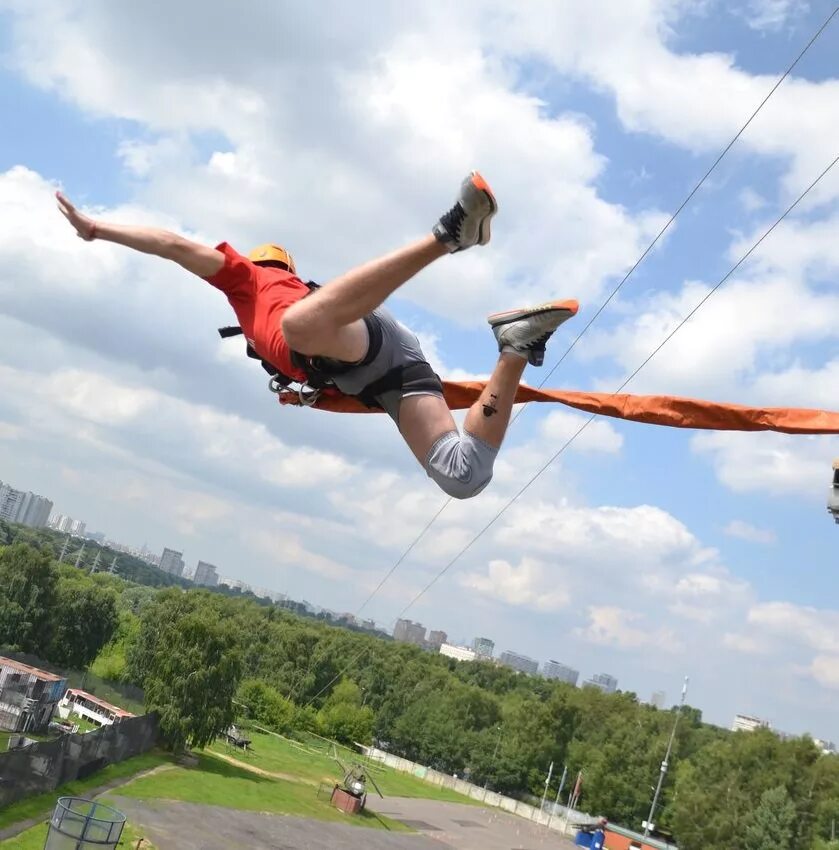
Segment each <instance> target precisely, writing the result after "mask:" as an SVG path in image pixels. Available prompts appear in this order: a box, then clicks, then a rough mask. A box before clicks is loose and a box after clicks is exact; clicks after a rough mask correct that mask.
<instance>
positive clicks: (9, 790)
mask: <svg viewBox="0 0 839 850" xmlns="http://www.w3.org/2000/svg"><path fill="white" fill-rule="evenodd" d="M157 736H158V718H157V715H155V714H145V715H143V716H142V717H129V718H126V719H125V720H123V721H121V722H120V723H116V724H114V725H113V726H103V727H102V728H101V729H97V730H96V731H95V732H87V733H85V734H69V735H62V736H61V737H60V738H57V739H56V740H54V741H42V742H39V743H36V744H30V745H29V746H28V747H25V748H24V749H22V750H12V751H10V752H6V753H0V808H2V807H3V806H7V805H9V804H10V803H13V802H15V801H16V800H22V799H23V798H24V797H29V796H31V795H32V794H42V793H44V792H47V791H52V790H53V789H55V788H57V787H58V786H59V785H63V784H64V783H65V782H72V781H73V780H74V779H84V778H85V777H86V776H90V775H91V774H93V773H95V772H96V771H98V770H101V769H102V768H103V767H105V766H106V765H108V764H114V763H116V762H121V761H125V759H127V758H131V757H132V756H136V755H140V753H145V752H148V751H149V750H150V749H151V748H152V747H153V746H154V745H155V743H156V742H157Z"/></svg>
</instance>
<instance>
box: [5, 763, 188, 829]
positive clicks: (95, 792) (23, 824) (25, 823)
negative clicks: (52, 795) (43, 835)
mask: <svg viewBox="0 0 839 850" xmlns="http://www.w3.org/2000/svg"><path fill="white" fill-rule="evenodd" d="M175 767H177V765H175V764H159V765H158V766H157V767H151V768H149V769H148V770H141V771H140V772H139V773H135V774H133V775H131V776H121V777H119V779H111V780H110V781H108V782H103V783H102V784H101V785H97V786H96V788H91V789H90V791H89V792H87V796H90V797H92V798H93V799H96V797H100V796H102V794H106V793H107V792H108V791H113V789H114V788H121V787H122V786H123V785H128V783H129V782H133V781H134V780H135V779H140V778H142V777H143V776H153V775H154V774H155V773H163V772H164V771H166V770H172V769H173V768H175ZM55 790H56V791H57V790H58V789H55ZM56 799H57V798H56ZM51 812H52V809H51V808H50V809H44V812H43V814H41V815H38V817H34V818H27V819H26V820H21V821H18V822H17V823H13V824H12V825H11V826H6V827H4V828H3V829H0V841H5V840H6V839H7V838H14V837H15V836H16V835H19V834H20V833H21V832H24V831H25V830H27V829H31V828H32V827H33V826H38V824H39V823H43V822H44V821H45V820H46V819H47V818H48V817H49V815H50V813H51Z"/></svg>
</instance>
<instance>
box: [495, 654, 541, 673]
mask: <svg viewBox="0 0 839 850" xmlns="http://www.w3.org/2000/svg"><path fill="white" fill-rule="evenodd" d="M498 660H499V661H500V662H501V663H502V664H503V665H504V666H505V667H512V668H513V670H518V672H519V673H527V674H528V675H530V676H535V675H536V674H537V673H538V672H539V662H538V661H537V660H536V659H535V658H530V657H529V656H527V655H521V653H518V652H511V651H510V650H509V649H508V650H507V651H506V652H502V653H501V655H499V656H498Z"/></svg>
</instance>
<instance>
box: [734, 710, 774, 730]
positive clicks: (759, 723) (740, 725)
mask: <svg viewBox="0 0 839 850" xmlns="http://www.w3.org/2000/svg"><path fill="white" fill-rule="evenodd" d="M768 728H769V721H768V720H761V718H759V717H752V716H751V715H750V714H736V715H735V716H734V722H733V723H732V724H731V731H732V732H754V731H755V730H757V729H768Z"/></svg>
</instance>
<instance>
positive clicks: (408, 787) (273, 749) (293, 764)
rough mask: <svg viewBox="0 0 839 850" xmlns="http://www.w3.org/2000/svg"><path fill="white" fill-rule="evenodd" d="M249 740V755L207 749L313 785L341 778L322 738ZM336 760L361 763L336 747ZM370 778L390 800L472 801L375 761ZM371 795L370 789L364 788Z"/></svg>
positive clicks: (256, 735)
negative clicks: (408, 798) (295, 742)
mask: <svg viewBox="0 0 839 850" xmlns="http://www.w3.org/2000/svg"><path fill="white" fill-rule="evenodd" d="M248 737H249V738H250V739H251V742H252V743H251V746H252V751H251V752H250V753H249V754H245V753H242V752H241V751H240V750H234V749H232V748H230V747H228V746H227V745H225V744H224V743H223V742H221V741H216V743H215V744H213V745H212V746H211V748H210V751H211V752H217V753H223V754H224V755H230V756H233V757H234V758H236V759H238V760H239V761H241V762H244V763H246V764H249V765H253V766H254V767H258V768H260V769H261V770H267V771H269V772H270V773H288V774H293V775H294V776H299V777H301V778H303V779H308V780H311V781H314V782H329V781H332V780H335V779H339V780H340V779H342V778H343V773H342V772H341V768H340V767H339V766H338V765H337V764H336V763H335V761H334V759H332V758H331V757H330V753H331V752H332V746H331V744H329V743H327V742H325V741H324V740H323V739H322V738H312V739H311V740H307V741H305V742H302V743H299V744H297V746H295V744H294V743H293V742H291V741H289V740H287V739H284V738H278V737H277V736H276V735H271V734H266V733H264V732H259V731H258V730H256V729H250V730H248ZM337 751H338V758H339V759H340V760H341V762H343V764H344V765H345V766H346V767H347V768H350V767H352V765H353V764H354V763H356V762H358V761H360V760H361V758H362V757H361V756H360V755H359V754H358V753H354V752H352V751H351V750H348V749H346V748H345V747H341V746H338V747H337ZM370 776H372V777H373V779H374V781H375V782H376V784H377V785H378V786H379V788H381V789H382V793H383V794H384V795H385V796H386V797H387V796H389V795H390V796H393V797H422V798H425V799H429V800H445V801H448V802H453V803H466V804H469V803H472V804H475V802H476V801H474V800H472V799H471V798H469V797H465V796H464V795H463V794H458V793H456V792H455V791H450V790H449V789H448V788H438V787H437V786H436V785H432V784H431V783H430V782H425V781H424V780H422V779H418V778H417V777H416V776H411V774H409V773H400V772H399V771H396V770H393V769H391V768H388V767H382V766H381V765H377V764H376V763H375V762H374V763H373V764H372V765H371V766H370ZM368 790H369V791H370V793H371V794H373V795H375V791H374V790H373V788H372V787H371V788H369V789H368Z"/></svg>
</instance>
